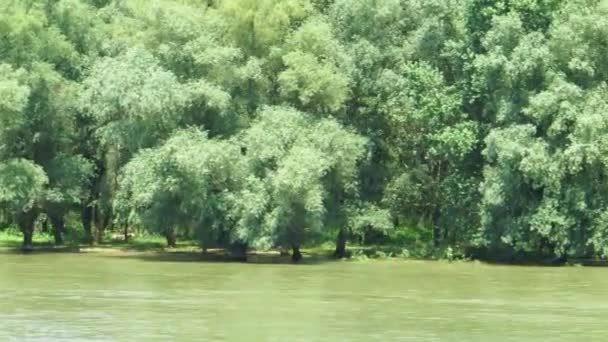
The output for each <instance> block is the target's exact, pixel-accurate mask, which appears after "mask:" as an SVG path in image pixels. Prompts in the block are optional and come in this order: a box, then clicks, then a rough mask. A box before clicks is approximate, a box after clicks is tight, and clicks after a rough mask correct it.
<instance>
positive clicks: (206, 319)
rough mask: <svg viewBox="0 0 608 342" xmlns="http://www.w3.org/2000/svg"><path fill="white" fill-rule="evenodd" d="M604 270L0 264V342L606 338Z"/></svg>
mask: <svg viewBox="0 0 608 342" xmlns="http://www.w3.org/2000/svg"><path fill="white" fill-rule="evenodd" d="M607 317H608V269H606V268H583V267H517V266H490V265H485V264H481V263H452V264H450V263H444V262H415V261H412V262H407V261H368V262H327V263H319V264H305V265H279V264H240V263H205V262H167V261H159V260H150V259H144V258H140V257H137V256H123V257H119V256H101V255H87V254H35V255H14V254H0V341H212V340H215V341H290V342H291V341H591V340H597V341H600V340H608V324H606V319H607Z"/></svg>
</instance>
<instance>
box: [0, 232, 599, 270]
mask: <svg viewBox="0 0 608 342" xmlns="http://www.w3.org/2000/svg"><path fill="white" fill-rule="evenodd" d="M301 252H302V254H303V260H302V261H301V263H304V264H315V263H321V262H329V261H336V259H335V258H334V257H333V252H334V246H333V245H332V244H329V243H327V244H322V245H318V246H307V247H304V248H302V250H301ZM45 253H76V254H94V255H100V256H108V257H134V258H142V259H146V260H151V261H169V262H197V261H198V262H248V263H261V264H287V263H292V260H291V256H290V255H289V254H288V253H281V251H279V250H265V251H256V250H249V251H248V252H247V255H246V256H240V257H237V256H234V255H232V254H231V253H229V251H227V250H224V249H208V250H207V251H206V252H204V251H203V249H202V248H201V247H200V246H199V245H198V244H197V243H196V241H192V240H181V241H180V240H178V242H177V246H176V247H172V248H168V247H167V246H166V241H165V239H164V237H162V236H159V235H145V236H137V237H133V238H131V239H129V240H128V241H125V240H124V239H121V238H120V237H118V236H117V237H113V236H111V235H109V236H108V237H107V238H106V239H105V240H104V243H102V244H95V245H89V244H83V243H79V242H76V241H75V239H67V240H66V244H65V245H63V246H55V245H54V244H53V238H52V236H50V235H48V234H37V235H36V237H35V239H34V244H33V249H32V250H30V251H27V252H26V251H23V250H22V249H21V236H20V235H19V234H17V233H15V232H10V231H8V232H7V231H3V232H0V254H45ZM348 254H349V255H348V257H347V258H345V259H344V260H347V261H367V260H409V261H413V260H418V261H447V262H453V261H459V262H467V261H481V262H484V263H490V264H502V265H519V266H608V261H607V260H603V259H589V258H587V259H582V258H577V259H561V258H560V259H556V258H553V259H535V258H531V259H526V258H518V257H514V258H505V259H491V258H490V259H487V258H486V259H483V258H481V259H479V258H471V257H464V256H463V255H462V254H459V253H456V252H454V251H453V250H452V249H451V248H450V247H447V248H442V249H438V250H436V251H435V252H434V253H429V252H427V251H423V250H420V249H416V250H414V251H409V250H408V249H407V248H404V247H399V246H359V245H350V246H349V248H348Z"/></svg>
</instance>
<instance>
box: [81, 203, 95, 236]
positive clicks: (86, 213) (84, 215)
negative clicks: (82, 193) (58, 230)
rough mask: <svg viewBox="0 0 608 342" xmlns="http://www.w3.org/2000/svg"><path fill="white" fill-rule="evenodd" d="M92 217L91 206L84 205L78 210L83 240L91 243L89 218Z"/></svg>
mask: <svg viewBox="0 0 608 342" xmlns="http://www.w3.org/2000/svg"><path fill="white" fill-rule="evenodd" d="M92 218H93V208H92V207H91V206H88V205H87V206H84V207H83V208H82V211H81V212H80V219H81V220H82V228H83V229H84V242H85V243H87V244H89V245H92V244H93V234H92V232H91V219H92Z"/></svg>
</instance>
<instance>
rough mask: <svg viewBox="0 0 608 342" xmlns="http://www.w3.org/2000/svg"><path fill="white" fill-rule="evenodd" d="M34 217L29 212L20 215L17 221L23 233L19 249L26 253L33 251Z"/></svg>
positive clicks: (34, 214)
mask: <svg viewBox="0 0 608 342" xmlns="http://www.w3.org/2000/svg"><path fill="white" fill-rule="evenodd" d="M36 216H37V215H36V213H35V212H33V211H29V212H27V213H23V214H22V215H20V217H19V219H18V221H19V222H18V223H19V228H21V232H22V233H23V244H22V245H21V249H22V250H23V251H26V252H29V251H32V250H33V249H34V243H33V239H34V222H36Z"/></svg>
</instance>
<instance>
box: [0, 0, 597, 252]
mask: <svg viewBox="0 0 608 342" xmlns="http://www.w3.org/2000/svg"><path fill="white" fill-rule="evenodd" d="M607 15H608V6H607V5H606V2H605V1H603V0H568V1H556V0H508V1H507V0H495V1H494V0H492V1H490V0H465V1H456V0H448V1H443V0H432V1H422V0H384V1H378V0H361V1H355V2H353V1H346V0H310V1H308V0H307V1H300V0H298V1H295V0H281V1H277V0H231V1H229V0H209V1H194V0H184V1H181V0H180V1H178V0H154V1H143V0H121V1H118V0H60V1H47V0H27V1H26V0H13V1H5V2H3V3H2V4H0V213H3V216H2V217H4V216H5V215H8V216H10V217H12V219H11V222H13V223H14V224H16V225H18V226H19V227H20V228H21V231H22V232H23V233H24V245H25V246H30V245H31V239H32V234H33V233H34V231H36V227H38V225H39V223H40V221H43V220H46V219H48V220H49V221H50V223H51V224H52V226H53V229H54V233H55V241H56V243H58V244H60V243H62V242H63V234H64V232H65V230H66V222H67V220H68V217H73V216H74V214H77V216H78V217H79V218H80V222H75V221H74V220H72V221H70V222H69V223H67V225H69V226H77V228H75V229H82V230H83V231H84V232H85V235H86V236H87V241H88V242H90V241H92V240H93V239H92V238H93V230H95V232H96V233H97V235H96V239H95V240H97V242H100V241H101V240H102V239H103V237H104V232H105V230H106V229H110V230H111V229H114V230H118V229H120V230H124V231H129V229H131V230H133V229H135V228H137V229H143V230H148V231H151V232H156V233H162V234H163V235H165V237H166V238H167V242H168V244H169V245H174V244H175V242H176V239H180V238H189V239H196V240H197V241H199V242H200V244H201V246H203V248H205V249H207V248H211V247H222V248H227V249H231V250H234V249H241V250H247V249H248V248H254V249H269V248H279V249H291V250H292V252H293V256H294V259H296V260H297V259H299V258H300V257H301V252H300V249H301V248H302V247H305V246H310V245H313V244H318V243H319V242H326V241H327V240H330V241H331V242H332V243H335V255H336V256H339V257H342V256H345V255H347V251H346V243H347V241H350V242H357V243H366V242H370V241H371V242H370V243H374V242H376V243H389V244H396V245H398V246H399V247H401V248H408V243H409V242H411V239H410V240H407V239H406V240H403V241H401V240H400V241H396V240H395V237H396V236H413V235H416V234H417V235H416V236H419V237H420V239H423V240H424V242H425V243H427V244H428V245H429V248H431V249H435V250H439V249H441V248H447V247H450V248H454V249H456V250H458V251H460V252H462V253H471V254H475V253H477V254H476V255H486V256H488V255H493V256H498V255H515V254H521V255H525V256H539V255H541V256H550V257H566V258H567V257H608V192H607V191H608V186H607V184H608V183H607V182H606V172H607V170H608V169H607V167H608V159H607V157H606V156H608V151H605V149H606V147H604V146H608V144H607V142H608V119H607V118H608V114H606V113H604V110H607V108H608V103H607V102H606V94H607V89H608V86H607V85H606V77H607V76H608V57H606V56H608V50H607V48H606V46H608V44H607V42H606V39H608V38H606V37H608V19H606V18H608V16H607ZM76 221H78V220H76ZM370 239H371V240H370ZM408 241H409V242H408Z"/></svg>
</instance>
